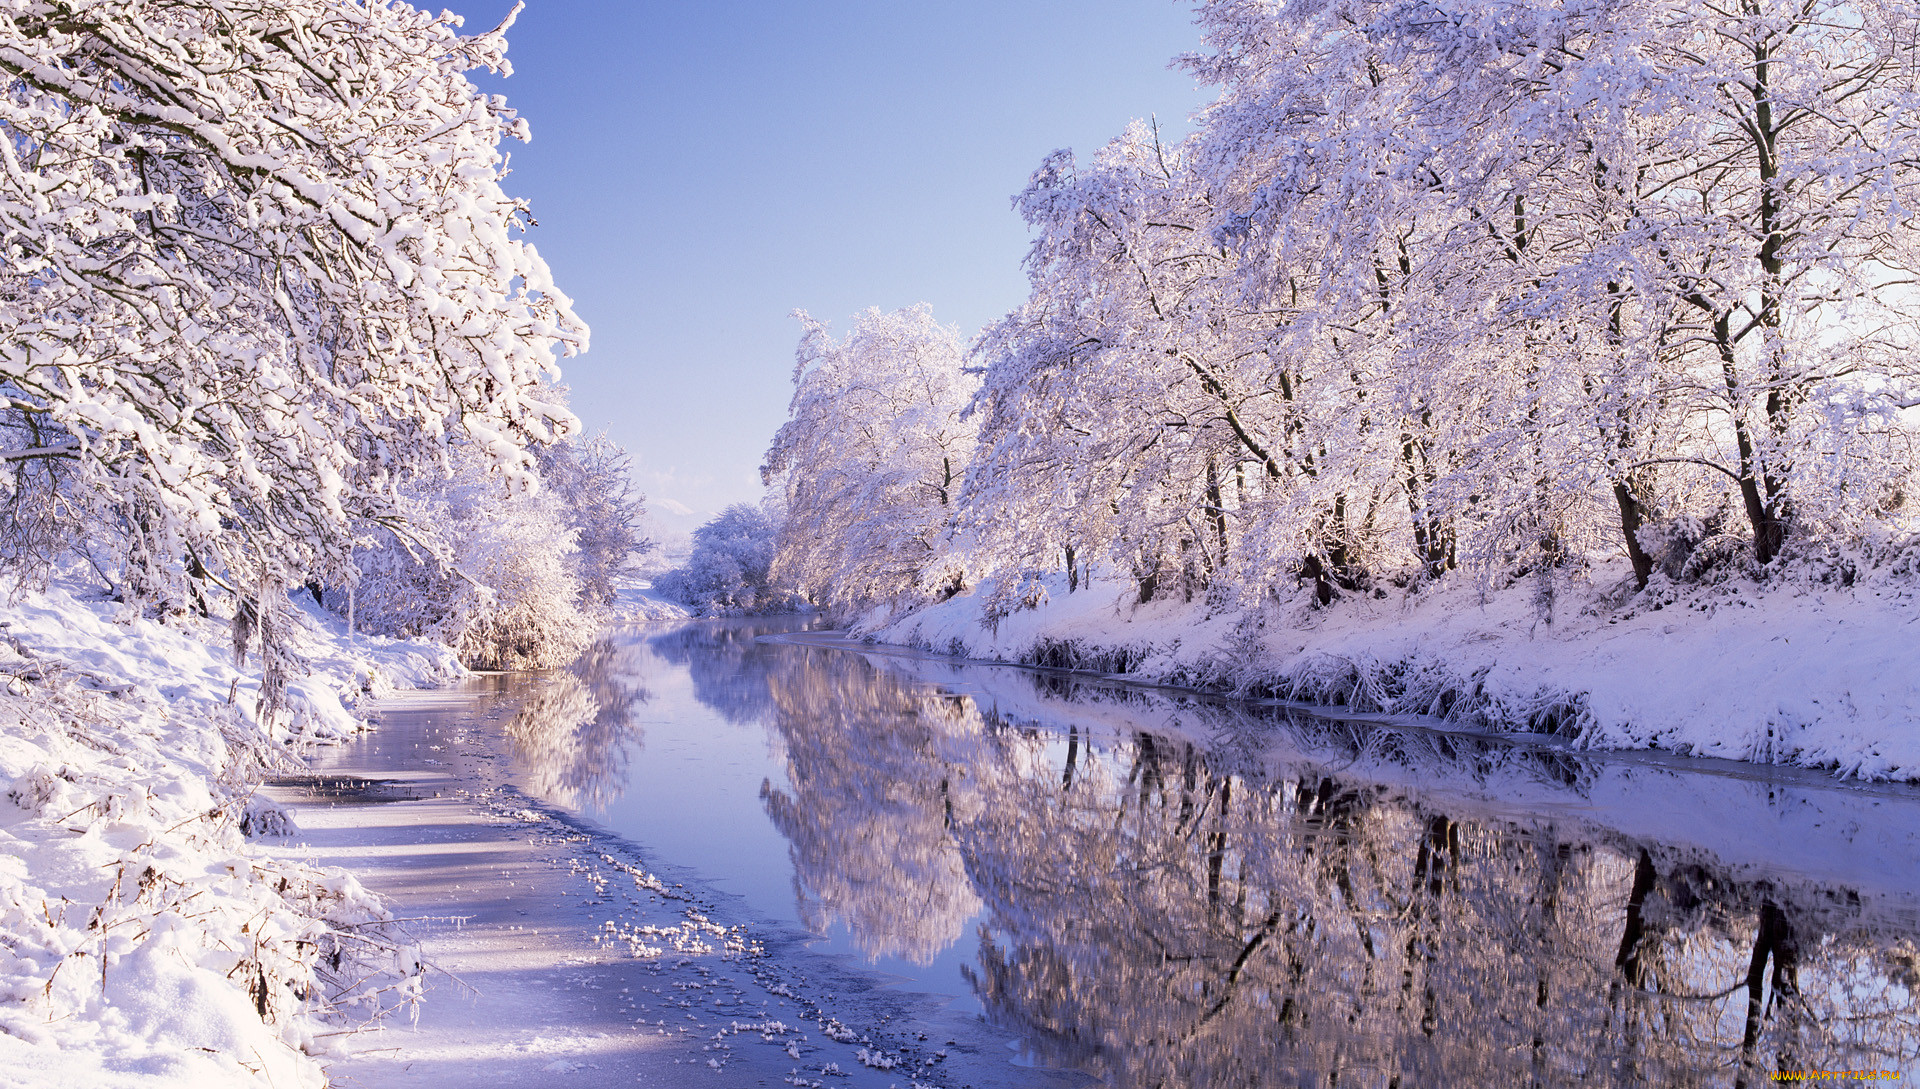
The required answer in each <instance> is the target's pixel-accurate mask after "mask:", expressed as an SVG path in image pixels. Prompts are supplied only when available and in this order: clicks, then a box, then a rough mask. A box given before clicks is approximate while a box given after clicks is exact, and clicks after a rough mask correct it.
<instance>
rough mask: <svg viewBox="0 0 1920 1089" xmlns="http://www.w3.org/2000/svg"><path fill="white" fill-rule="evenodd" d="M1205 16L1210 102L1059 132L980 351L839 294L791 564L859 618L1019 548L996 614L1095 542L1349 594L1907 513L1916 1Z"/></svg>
mask: <svg viewBox="0 0 1920 1089" xmlns="http://www.w3.org/2000/svg"><path fill="white" fill-rule="evenodd" d="M1197 18H1198V20H1199V22H1200V25H1201V27H1202V29H1203V31H1204V33H1205V40H1206V43H1207V51H1206V52H1205V53H1202V54H1198V55H1193V56H1189V57H1186V58H1183V59H1182V61H1181V62H1180V63H1182V64H1183V65H1184V66H1185V67H1187V68H1188V69H1189V70H1190V71H1192V72H1193V73H1194V74H1195V75H1196V77H1198V78H1200V79H1202V80H1205V81H1207V82H1210V83H1211V84H1213V85H1214V86H1216V87H1218V88H1219V96H1218V98H1217V99H1216V100H1215V101H1214V102H1213V103H1212V104H1211V105H1210V106H1208V107H1207V108H1206V109H1205V110H1203V111H1202V112H1201V113H1200V114H1199V115H1198V118H1197V122H1198V123H1197V127H1196V130H1195V131H1194V132H1193V133H1192V134H1191V135H1190V136H1188V137H1187V138H1185V139H1184V140H1181V141H1179V142H1177V143H1170V142H1167V141H1165V140H1163V139H1161V138H1160V136H1159V134H1158V132H1157V131H1156V129H1155V128H1154V127H1152V126H1149V125H1141V124H1136V125H1135V126H1134V127H1132V128H1131V129H1129V130H1128V131H1127V132H1126V133H1125V134H1124V135H1122V136H1121V137H1120V138H1118V139H1116V140H1114V141H1113V142H1111V143H1110V144H1108V145H1107V146H1106V147H1105V148H1104V149H1102V150H1101V151H1100V152H1099V153H1098V154H1097V155H1095V156H1094V157H1093V158H1092V160H1091V161H1090V162H1087V161H1078V160H1076V159H1075V158H1074V157H1073V156H1072V155H1071V154H1070V153H1068V152H1064V151H1063V152H1056V153H1054V154H1053V155H1051V156H1049V157H1048V158H1047V159H1046V161H1045V162H1043V163H1042V164H1041V166H1040V168H1039V170H1038V171H1036V172H1035V174H1034V175H1033V178H1032V180H1031V182H1030V184H1029V185H1028V187H1027V188H1026V190H1025V191H1024V192H1023V193H1021V194H1020V195H1019V196H1018V197H1017V198H1016V200H1015V205H1016V207H1017V208H1018V210H1019V211H1020V213H1021V214H1022V215H1023V216H1024V217H1025V218H1026V220H1027V222H1028V223H1029V224H1030V225H1031V226H1032V228H1033V231H1034V233H1035V240H1034V243H1033V248H1032V250H1031V252H1030V254H1029V256H1028V258H1027V269H1028V272H1029V275H1030V279H1031V285H1032V286H1031V294H1030V296H1029V298H1028V300H1027V301H1026V303H1025V304H1024V305H1022V306H1021V307H1020V308H1019V309H1017V310H1015V311H1014V312H1012V313H1010V314H1008V315H1007V316H1006V317H1005V318H1004V319H1002V320H1001V321H999V322H997V323H996V324H994V325H992V326H990V327H989V328H987V329H986V330H985V331H983V332H982V333H981V334H980V336H979V337H978V338H977V339H976V340H975V341H974V342H973V343H972V345H971V346H970V348H969V347H963V345H962V344H961V342H960V340H959V338H958V336H957V334H956V333H955V332H954V331H953V330H950V329H942V328H941V327H939V326H937V325H936V324H934V322H933V320H932V318H931V317H930V316H929V314H928V313H927V311H926V310H925V309H924V308H922V309H918V310H910V311H902V312H899V313H895V314H880V313H878V312H870V313H868V314H867V315H865V316H863V317H862V318H861V319H860V321H859V323H858V325H857V327H856V328H855V329H854V330H853V331H852V332H851V334H850V335H849V336H848V337H847V339H845V340H844V341H834V340H832V339H831V338H829V337H827V336H826V335H825V333H824V332H823V331H822V330H821V329H820V328H819V327H818V326H817V325H816V324H814V323H811V322H809V323H808V327H807V331H806V333H805V336H804V337H803V339H802V342H801V347H800V353H799V365H798V367H797V368H796V371H795V386H796V392H795V395H794V401H793V412H792V418H791V420H790V421H789V423H788V424H787V425H786V427H784V428H783V429H782V430H781V432H780V434H779V435H778V436H777V437H776V439H775V440H774V442H773V446H772V449H771V451H770V452H769V455H768V459H767V465H766V469H765V473H766V476H767V479H768V481H769V483H770V484H773V485H776V486H777V488H778V489H779V491H780V492H782V493H783V494H784V496H785V499H786V502H787V504H788V507H789V509H790V510H791V511H792V512H793V518H792V520H791V521H789V523H788V531H787V532H786V533H784V534H783V535H782V536H781V539H780V545H779V549H778V554H777V559H776V561H775V564H774V572H775V576H776V578H777V579H780V580H784V581H785V582H786V583H788V584H791V585H794V586H796V587H798V588H799V590H800V591H801V592H802V593H804V594H806V595H807V596H809V597H810V598H812V599H814V600H816V601H818V602H820V603H822V604H825V605H829V606H832V607H835V608H838V609H841V610H843V611H858V610H861V609H866V608H869V607H871V606H873V605H876V604H882V603H885V604H891V605H900V604H911V603H915V602H924V601H930V600H938V599H940V598H942V597H944V596H948V595H951V594H952V593H954V592H956V591H957V590H958V589H960V588H962V587H964V586H968V585H972V584H975V583H977V582H980V581H982V580H985V579H988V578H992V580H993V585H994V587H995V588H994V590H993V593H992V595H991V597H990V600H989V602H988V615H989V616H993V615H996V614H1004V612H1005V611H1006V610H1009V609H1013V608H1018V607H1020V606H1022V605H1023V604H1032V603H1035V602H1037V601H1038V600H1041V599H1042V598H1043V597H1044V596H1045V595H1046V594H1047V593H1048V590H1047V585H1048V583H1047V582H1045V581H1043V580H1060V578H1061V576H1062V575H1063V574H1064V580H1063V581H1064V582H1065V584H1066V587H1067V588H1068V589H1069V590H1072V589H1075V588H1077V587H1079V586H1081V585H1084V582H1085V580H1086V579H1088V578H1095V577H1097V578H1103V579H1124V580H1129V581H1130V582H1131V583H1132V584H1133V585H1134V586H1136V587H1137V588H1138V598H1139V600H1141V601H1147V600H1150V599H1152V598H1154V597H1156V596H1160V595H1164V594H1167V593H1172V592H1178V593H1184V594H1187V595H1192V594H1194V593H1196V592H1201V591H1206V592H1212V593H1224V594H1227V595H1230V596H1237V597H1241V598H1248V597H1260V596H1264V595H1267V594H1270V593H1285V594H1292V593H1295V592H1307V593H1311V595H1312V596H1313V598H1314V599H1315V600H1317V601H1318V602H1320V603H1322V604H1325V603H1328V602H1331V601H1332V600H1334V599H1335V598H1337V597H1339V596H1341V595H1343V594H1347V593H1351V592H1365V591H1373V590H1377V589H1378V588H1380V587H1381V586H1382V584H1384V583H1387V582H1392V583H1394V584H1398V585H1401V586H1416V587H1417V586H1418V585H1421V584H1424V583H1428V582H1431V581H1432V580H1436V579H1439V578H1442V577H1443V576H1445V575H1446V574H1447V573H1448V572H1449V571H1453V570H1455V569H1461V568H1467V569H1471V570H1473V571H1474V572H1476V573H1477V574H1479V575H1480V576H1482V577H1485V578H1487V579H1489V580H1490V581H1493V582H1496V583H1498V582H1502V581H1508V580H1511V579H1513V578H1516V577H1520V576H1524V575H1527V574H1535V575H1539V576H1541V577H1544V578H1547V579H1552V578H1554V577H1557V575H1558V574H1560V573H1564V572H1568V571H1571V570H1577V569H1579V568H1582V567H1584V566H1586V565H1588V564H1590V563H1591V562H1593V561H1594V560H1595V559H1596V558H1598V557H1604V556H1607V555H1609V554H1611V555H1615V556H1618V555H1620V554H1622V553H1624V555H1625V557H1626V558H1627V560H1628V561H1630V563H1631V567H1632V578H1633V582H1634V584H1635V585H1637V586H1639V587H1642V588H1644V587H1645V586H1647V585H1648V583H1649V582H1650V581H1652V580H1656V579H1662V578H1665V579H1675V580H1678V579H1696V578H1701V577H1704V576H1707V575H1709V574H1710V573H1713V572H1720V573H1722V574H1725V573H1732V572H1744V573H1747V574H1752V575H1763V574H1765V573H1766V572H1767V571H1769V570H1771V569H1772V567H1771V566H1770V565H1774V564H1776V563H1777V562H1778V561H1780V560H1782V558H1783V557H1787V558H1791V557H1792V556H1794V555H1803V556H1804V555H1807V554H1810V553H1814V552H1825V551H1828V550H1831V549H1832V548H1834V547H1835V546H1845V547H1846V548H1849V549H1856V550H1860V549H1863V550H1865V551H1866V552H1867V553H1868V554H1869V555H1870V556H1871V557H1877V558H1879V559H1884V558H1885V556H1886V554H1887V552H1888V551H1889V550H1890V549H1891V547H1892V542H1894V541H1896V540H1897V539H1898V538H1899V537H1900V536H1901V535H1902V534H1904V533H1905V532H1906V531H1907V529H1908V527H1909V523H1910V520H1911V510H1912V506H1911V496H1912V494H1913V484H1914V481H1913V472H1914V466H1915V456H1914V454H1915V451H1914V437H1915V430H1914V421H1913V419H1912V416H1911V411H1910V410H1911V408H1912V407H1913V406H1915V405H1917V404H1920V390H1917V389H1916V386H1915V384H1914V378H1915V371H1916V364H1920V353H1917V351H1916V349H1917V347H1920V329H1917V328H1916V321H1917V320H1920V304H1917V300H1920V295H1917V294H1916V290H1915V274H1916V271H1917V270H1920V222H1917V221H1916V219H1915V215H1916V211H1917V210H1920V44H1916V43H1917V42H1920V37H1917V35H1920V16H1916V14H1915V11H1914V9H1913V8H1912V7H1911V5H1909V4H1905V3H1896V2H1891V0H1888V2H1881V0H1813V2H1806V0H1795V2H1786V0H1746V2H1743V3H1741V4H1738V5H1733V6H1726V7H1699V6H1697V5H1688V4H1681V3H1677V2H1669V0H1624V2H1620V3H1614V4H1608V5H1564V4H1549V3H1544V2H1540V3H1535V2H1522V3H1493V2H1489V0H1440V2H1426V0H1420V2H1404V0H1353V2H1343V3H1337V4H1332V3H1329V4H1321V3H1300V4H1294V3H1289V4H1286V5H1275V4H1271V3H1266V2H1260V0H1209V2H1207V3H1203V4H1202V5H1201V6H1200V7H1199V9H1198V15H1197ZM969 366H970V367H971V368H972V369H967V368H968V367H969ZM1052 584H1053V585H1055V586H1056V587H1057V585H1058V583H1057V581H1056V582H1053V583H1052ZM1295 588H1298V589H1297V590H1296V589H1295Z"/></svg>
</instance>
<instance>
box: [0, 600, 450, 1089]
mask: <svg viewBox="0 0 1920 1089" xmlns="http://www.w3.org/2000/svg"><path fill="white" fill-rule="evenodd" d="M302 597H303V595H298V594H296V595H294V597H293V599H292V600H293V603H294V606H295V608H296V610H297V613H298V623H299V626H300V629H301V630H300V633H299V638H298V641H299V643H300V650H301V653H302V656H303V658H304V659H305V666H306V669H305V673H304V675H303V676H300V677H298V678H296V679H295V680H294V681H293V682H292V684H291V685H290V690H289V703H290V704H291V709H290V710H289V711H287V712H285V713H283V714H282V715H281V716H280V717H278V718H277V719H275V720H273V721H269V722H262V721H261V719H260V716H259V715H258V713H257V711H256V707H255V703H256V700H257V693H258V686H259V677H258V674H257V672H253V671H249V670H248V669H247V668H245V666H244V665H243V664H241V663H238V662H236V661H234V658H233V654H232V651H231V649H230V646H229V643H230V635H229V633H228V631H227V627H226V624H225V622H223V621H222V620H220V619H219V618H212V619H209V618H201V617H194V616H190V615H187V616H173V617H167V618H164V619H161V618H155V617H152V616H146V615H141V614H139V613H137V612H136V611H134V610H130V609H128V608H127V607H126V606H124V605H122V604H120V603H117V602H113V601H110V600H105V599H102V598H100V596H99V595H98V594H97V593H93V592H91V591H90V590H89V589H88V588H87V587H86V586H85V585H84V584H83V583H79V582H74V583H66V582H61V581H59V580H56V581H55V582H54V584H53V585H51V586H50V587H47V588H45V589H40V590H36V589H33V588H18V587H16V588H12V593H11V595H10V596H9V597H8V598H7V599H5V601H4V603H3V604H0V793H3V794H4V795H5V799H6V803H8V804H4V805H0V1062H4V1063H5V1064H6V1066H7V1069H8V1072H9V1076H10V1077H11V1078H14V1079H16V1080H15V1081H13V1082H11V1083H10V1084H17V1085H21V1086H39V1085H46V1086H63V1085H81V1084H86V1085H96V1086H102V1087H107V1089H112V1087H118V1086H138V1087H141V1089H159V1087H175V1086H178V1087H181V1089H204V1087H206V1086H208V1085H220V1086H228V1085H233V1086H255V1085H259V1086H268V1085H271V1086H277V1087H278V1089H287V1087H288V1086H321V1085H324V1084H325V1083H326V1075H325V1072H324V1068H323V1066H322V1062H323V1059H324V1058H325V1057H326V1056H327V1055H329V1054H330V1053H332V1052H333V1051H334V1050H335V1049H336V1048H337V1046H338V1042H339V1041H340V1040H341V1036H340V1034H339V1033H340V1030H341V1029H342V1027H343V1021H342V1018H343V1016H344V1015H347V1014H348V1012H349V1011H351V1016H352V1020H355V1021H357V1020H361V1019H364V1018H366V1017H367V1015H368V1014H369V1013H371V1012H372V1011H374V1010H376V1009H383V1008H390V1007H393V1006H394V1005H396V1004H398V1005H405V1004H406V1002H407V1001H409V1000H410V996H411V995H413V994H414V993H415V991H416V990H417V984H416V983H415V982H414V979H415V977H416V976H417V969H418V965H417V963H416V962H415V960H414V957H413V954H412V951H411V950H410V948H409V947H408V943H407V941H406V939H405V937H404V935H400V934H398V933H397V932H392V933H389V932H388V931H387V930H386V924H387V921H388V920H390V919H391V918H392V916H391V912H390V911H389V910H388V909H387V907H386V906H385V905H384V904H382V903H381V901H380V900H379V898H378V897H375V896H373V895H372V894H370V893H369V892H367V890H366V889H364V888H363V887H362V886H361V885H360V883H359V881H358V880H357V879H356V877H355V876H354V875H353V874H351V873H349V872H347V871H344V870H340V869H338V868H334V867H317V866H312V865H307V864H304V863H302V862H300V861H298V860H291V859H287V858H285V857H281V853H280V852H277V851H276V850H275V849H274V847H273V846H272V843H273V841H274V840H275V839H278V838H280V837H283V836H284V835H286V834H288V833H291V832H296V831H297V829H296V828H295V827H294V826H293V823H292V821H291V820H290V819H289V817H288V815H287V814H286V813H285V812H284V811H282V810H280V809H279V808H278V807H277V806H275V805H273V804H272V803H271V802H270V801H269V800H268V799H267V798H266V797H265V796H264V795H258V794H256V792H255V790H254V787H255V785H256V784H257V783H258V782H259V781H260V779H261V778H262V777H263V776H266V775H271V774H273V773H274V772H276V771H285V770H294V769H296V768H298V767H300V766H302V760H301V754H302V752H303V751H304V750H308V749H310V747H311V746H313V745H316V744H330V743H334V742H338V741H340V740H344V739H346V738H348V737H351V736H353V735H355V734H357V733H359V732H360V731H362V730H364V729H367V728H368V727H369V723H368V722H367V721H366V720H365V717H364V715H363V714H361V713H360V710H359V708H360V706H361V705H362V703H363V701H364V700H366V699H368V698H370V697H377V696H380V695H384V694H386V693H390V692H394V691H403V690H418V689H431V688H437V687H441V686H443V685H445V684H447V683H449V682H452V681H455V680H458V679H459V678H461V677H463V676H465V675H467V671H466V670H465V669H464V668H463V667H462V666H461V665H460V663H459V662H458V660H457V659H456V658H455V656H454V655H453V653H452V652H451V651H450V650H448V649H447V648H444V647H440V646H438V645H435V644H431V643H427V642H422V641H415V640H390V639H382V638H372V637H368V636H365V635H360V636H354V635H352V634H351V633H349V632H348V631H347V630H346V625H345V623H344V622H343V621H342V620H341V619H340V618H338V617H336V616H334V615H333V614H332V613H330V612H328V611H326V610H324V609H321V608H319V607H318V605H317V603H315V602H312V601H311V600H302ZM347 971H351V972H352V973H353V976H354V978H352V979H348V978H346V972H347ZM330 980H332V981H331V982H330Z"/></svg>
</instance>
